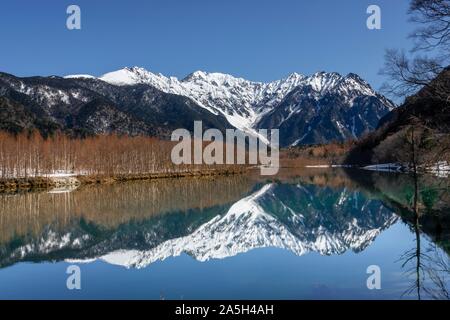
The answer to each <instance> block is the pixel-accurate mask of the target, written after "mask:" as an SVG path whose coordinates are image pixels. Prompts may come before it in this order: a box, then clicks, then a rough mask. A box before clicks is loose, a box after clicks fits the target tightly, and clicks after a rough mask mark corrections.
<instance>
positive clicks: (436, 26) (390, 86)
mask: <svg viewBox="0 0 450 320" xmlns="http://www.w3.org/2000/svg"><path fill="white" fill-rule="evenodd" d="M409 14H410V16H411V21H412V22H413V23H416V24H418V25H419V27H418V28H417V29H416V30H414V32H413V33H412V34H411V35H410V37H411V38H412V39H413V40H414V48H413V49H412V50H411V54H412V57H411V56H408V55H407V54H406V53H405V51H404V50H398V49H389V50H387V52H386V55H385V64H384V66H383V68H382V69H381V71H380V74H382V75H385V76H387V78H388V79H389V80H388V81H387V82H386V83H385V84H384V85H383V87H382V91H383V92H385V93H386V94H389V95H393V96H397V97H405V96H407V95H411V94H413V93H415V92H417V91H418V90H419V89H420V88H422V87H426V86H430V85H433V86H436V85H438V84H437V83H434V82H431V81H432V80H433V79H435V78H436V76H437V75H438V74H439V73H441V72H442V71H443V69H444V68H445V67H446V66H448V65H449V63H450V50H449V49H450V0H412V1H411V4H410V9H409ZM433 91H436V97H437V98H440V99H442V100H444V101H447V99H448V98H449V92H448V91H449V90H448V88H446V87H443V88H440V87H439V88H433Z"/></svg>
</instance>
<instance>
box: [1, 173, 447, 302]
mask: <svg viewBox="0 0 450 320" xmlns="http://www.w3.org/2000/svg"><path fill="white" fill-rule="evenodd" d="M448 186H449V181H448V180H446V179H435V178H431V177H422V178H421V179H420V181H419V190H418V195H419V197H418V205H417V208H418V212H416V213H415V212H414V210H413V208H414V191H415V189H414V183H413V181H412V179H411V178H410V177H409V176H407V175H397V174H381V173H371V172H365V171H355V170H354V171H347V172H344V171H340V170H324V169H322V170H312V169H311V170H300V171H294V170H287V169H284V170H282V172H281V173H280V174H279V176H277V177H276V178H271V179H266V178H262V177H258V176H256V175H255V176H253V175H248V176H234V177H228V178H210V179H180V180H160V181H153V182H132V183H131V182H130V183H123V184H113V185H100V186H86V187H82V188H79V189H77V190H72V191H70V192H67V190H53V191H51V192H28V193H24V194H15V195H5V194H3V195H0V298H1V299H10V298H37V299H47V298H54V299H79V298H82V299H90V298H106V299H117V298H124V299H128V298H129V299H448V298H449V293H448V290H449V289H450V258H449V253H450V241H449V240H450V231H449V230H450V210H449V209H450V195H449V189H448V188H449V187H448ZM71 265H76V266H79V267H80V271H81V290H69V289H68V288H67V285H66V281H67V278H68V277H69V274H67V273H66V271H67V268H68V267H69V266H71ZM373 265H375V266H378V267H379V268H380V271H381V275H380V279H381V289H379V290H377V289H374V290H369V289H368V287H367V279H368V278H369V277H370V275H371V274H368V273H367V268H368V267H369V266H373Z"/></svg>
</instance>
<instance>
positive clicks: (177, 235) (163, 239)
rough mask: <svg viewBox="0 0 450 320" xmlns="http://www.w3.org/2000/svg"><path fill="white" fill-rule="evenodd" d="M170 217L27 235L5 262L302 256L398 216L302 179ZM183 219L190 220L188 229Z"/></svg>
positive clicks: (339, 247)
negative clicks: (270, 251) (267, 251)
mask: <svg viewBox="0 0 450 320" xmlns="http://www.w3.org/2000/svg"><path fill="white" fill-rule="evenodd" d="M214 212H215V213H214ZM165 217H167V219H168V218H169V217H170V215H169V216H163V217H161V218H156V219H157V221H154V220H152V221H149V222H137V223H136V225H134V224H133V223H126V224H125V225H124V227H123V230H121V228H119V229H117V230H114V231H101V228H93V229H91V228H92V227H93V226H91V227H90V229H91V230H92V231H93V232H92V233H89V232H87V230H86V229H85V228H83V227H81V226H78V225H75V227H73V228H71V229H70V230H65V231H63V232H60V233H58V234H57V233H56V232H55V231H52V230H48V231H46V232H44V234H43V235H42V236H41V237H39V238H37V239H34V240H33V241H22V243H23V245H21V246H19V247H15V249H14V250H13V251H9V250H10V249H8V250H6V249H4V248H3V249H2V247H0V254H1V256H0V265H6V264H8V263H12V261H17V260H27V259H29V258H30V257H34V258H36V257H38V256H44V257H45V256H51V257H56V256H59V257H60V259H65V260H68V261H76V262H91V261H93V260H103V261H106V262H108V263H112V264H117V265H122V266H125V267H127V268H129V267H135V268H143V267H145V266H148V265H149V264H151V263H153V262H155V261H158V260H164V259H166V258H168V257H172V256H178V255H180V254H182V253H186V254H188V255H190V256H192V257H193V258H195V259H197V260H198V261H207V260H210V259H224V258H227V257H232V256H235V255H237V254H240V253H245V252H248V251H250V250H253V249H257V248H266V247H276V248H280V249H284V250H289V251H291V252H292V253H294V254H296V255H303V254H306V253H308V252H318V253H320V254H322V255H332V254H342V253H344V252H346V251H347V250H352V251H355V252H359V251H362V250H364V249H365V248H366V247H367V246H368V245H370V243H372V242H373V241H374V239H375V238H376V237H377V236H378V235H379V234H380V233H381V232H382V231H383V230H385V229H386V228H388V227H389V226H391V225H392V224H394V223H395V222H396V221H397V219H398V218H397V216H396V215H395V214H394V213H392V212H391V211H390V210H388V209H387V208H385V207H384V206H383V204H382V203H381V202H380V201H377V200H372V199H368V198H364V197H363V196H361V194H359V193H357V192H351V191H348V190H346V189H343V190H339V191H334V190H330V189H326V188H325V189H324V188H318V187H316V186H313V185H302V184H298V185H290V184H287V185H285V184H266V185H264V186H261V187H258V188H257V189H256V190H255V191H254V192H253V193H252V194H250V195H248V196H246V197H244V198H243V199H241V200H239V201H237V202H235V203H234V204H232V205H230V206H229V207H228V208H226V209H225V210H222V209H216V210H213V211H212V212H211V214H210V215H209V217H207V218H206V220H205V219H204V218H205V214H204V213H203V214H193V215H192V217H193V218H194V220H186V219H185V218H184V220H182V219H180V217H179V216H175V217H173V219H174V220H164V219H165ZM158 219H162V220H160V221H159V220H158ZM198 219H201V220H198ZM173 221H178V223H175V224H174V223H173ZM181 221H184V222H183V223H185V225H184V226H183V227H182V228H180V223H181ZM168 226H172V227H174V226H177V228H176V229H177V230H176V231H171V230H166V229H167V228H168ZM7 248H10V247H7ZM61 254H62V256H61Z"/></svg>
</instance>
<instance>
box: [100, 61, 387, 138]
mask: <svg viewBox="0 0 450 320" xmlns="http://www.w3.org/2000/svg"><path fill="white" fill-rule="evenodd" d="M100 79H101V80H104V81H106V82H109V83H112V84H116V85H135V84H142V83H145V84H150V85H152V86H154V87H156V88H158V89H159V90H161V91H164V92H167V93H173V94H178V95H183V96H186V97H189V98H192V99H193V100H194V101H196V102H197V103H198V104H199V105H200V106H202V107H204V108H205V109H207V110H209V111H210V112H212V113H214V114H222V115H224V116H225V118H226V119H227V120H228V122H229V123H230V124H231V125H233V126H234V127H236V128H238V129H240V130H243V131H245V132H249V133H253V134H256V131H257V129H258V128H264V129H273V128H277V129H278V128H279V129H281V145H283V146H287V145H297V144H302V143H323V142H328V141H330V140H333V139H336V140H345V139H347V138H356V137H359V136H360V135H362V134H363V133H365V132H367V131H369V130H373V129H374V128H376V126H377V124H378V121H379V120H380V119H381V118H382V117H383V116H384V115H386V114H387V113H388V112H389V111H391V110H392V109H393V108H394V107H395V105H394V104H393V103H392V102H390V101H389V100H387V99H386V98H385V97H383V96H382V95H380V94H378V93H377V92H375V91H374V90H373V89H372V88H371V87H370V85H369V84H368V83H367V82H365V81H364V80H363V79H361V78H360V77H359V76H358V75H356V74H352V73H351V74H348V75H347V76H341V75H340V74H338V73H335V72H333V73H325V72H318V73H315V74H313V75H312V76H309V77H308V76H303V75H300V74H297V73H292V74H291V75H289V76H288V77H287V78H285V79H281V80H277V81H273V82H269V83H262V82H252V81H248V80H245V79H242V78H235V77H233V76H231V75H227V74H222V73H206V72H202V71H196V72H194V73H192V74H190V75H189V76H187V77H186V78H184V79H182V80H178V79H177V78H175V77H165V76H164V75H162V74H154V73H152V72H150V71H147V70H145V69H143V68H138V67H134V68H125V69H122V70H118V71H115V72H111V73H107V74H105V75H103V76H102V77H100ZM330 112H331V113H333V115H330V114H329V113H330ZM324 113H325V114H326V115H325V116H324V115H323V114H324ZM297 122H300V124H299V123H297ZM302 124H303V125H302ZM299 125H300V127H301V128H292V126H295V127H298V126H299ZM286 129H287V130H286ZM299 129H300V130H299ZM323 130H325V131H327V132H323ZM288 131H294V132H295V133H294V134H292V133H290V132H288ZM296 131H298V132H296Z"/></svg>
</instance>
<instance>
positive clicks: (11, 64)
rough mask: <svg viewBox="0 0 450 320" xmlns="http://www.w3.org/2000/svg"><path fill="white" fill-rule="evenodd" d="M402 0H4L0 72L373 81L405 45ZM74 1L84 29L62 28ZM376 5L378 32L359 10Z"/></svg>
mask: <svg viewBox="0 0 450 320" xmlns="http://www.w3.org/2000/svg"><path fill="white" fill-rule="evenodd" d="M408 3H409V1H408V0H395V1H392V0H377V1H375V0H369V1H366V0H343V1H335V0H315V1H306V0H277V1H275V0H272V1H269V0H245V1H242V0H239V1H238V0H226V1H217V0H149V1H142V0H127V1H106V0H104V1H100V0H89V1H84V0H73V1H62V0H59V1H50V0H40V1H29V0H28V1H24V0H15V1H7V2H6V1H2V2H1V4H0V43H1V47H0V48H1V49H0V71H3V72H9V73H13V74H16V75H19V76H29V75H65V74H73V73H88V74H93V75H101V74H103V73H106V72H108V71H112V70H116V69H119V68H122V67H125V66H142V67H145V68H147V69H149V70H151V71H153V72H161V73H163V74H165V75H173V76H177V77H184V76H186V75H187V74H189V73H190V72H193V71H195V70H204V71H209V72H214V71H218V72H224V73H230V74H233V75H235V76H241V77H244V78H247V79H250V80H256V81H270V80H274V79H279V78H282V77H284V76H286V75H287V74H289V73H291V72H294V71H295V72H298V73H302V74H311V73H314V72H316V71H322V70H323V71H336V72H340V73H342V74H346V73H348V72H355V73H357V74H359V75H361V76H362V77H363V78H365V79H366V80H367V81H369V82H370V83H371V84H372V85H373V86H374V87H375V88H378V87H379V86H380V85H381V83H382V81H383V78H382V77H381V76H379V75H378V71H379V69H380V67H381V66H382V63H383V54H384V50H385V49H386V48H392V47H400V48H402V47H403V48H408V47H410V40H408V39H407V36H408V34H409V33H410V32H411V31H412V29H413V27H414V26H413V25H411V24H410V23H409V22H408V17H407V15H406V12H407V8H408ZM70 4H77V5H79V6H80V8H81V14H82V29H81V30H73V31H70V30H68V29H67V28H66V19H67V14H66V8H67V6H68V5H70ZM370 4H377V5H379V6H380V7H381V10H382V30H368V29H367V28H366V19H367V17H368V15H367V14H366V9H367V7H368V6H369V5H370Z"/></svg>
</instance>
